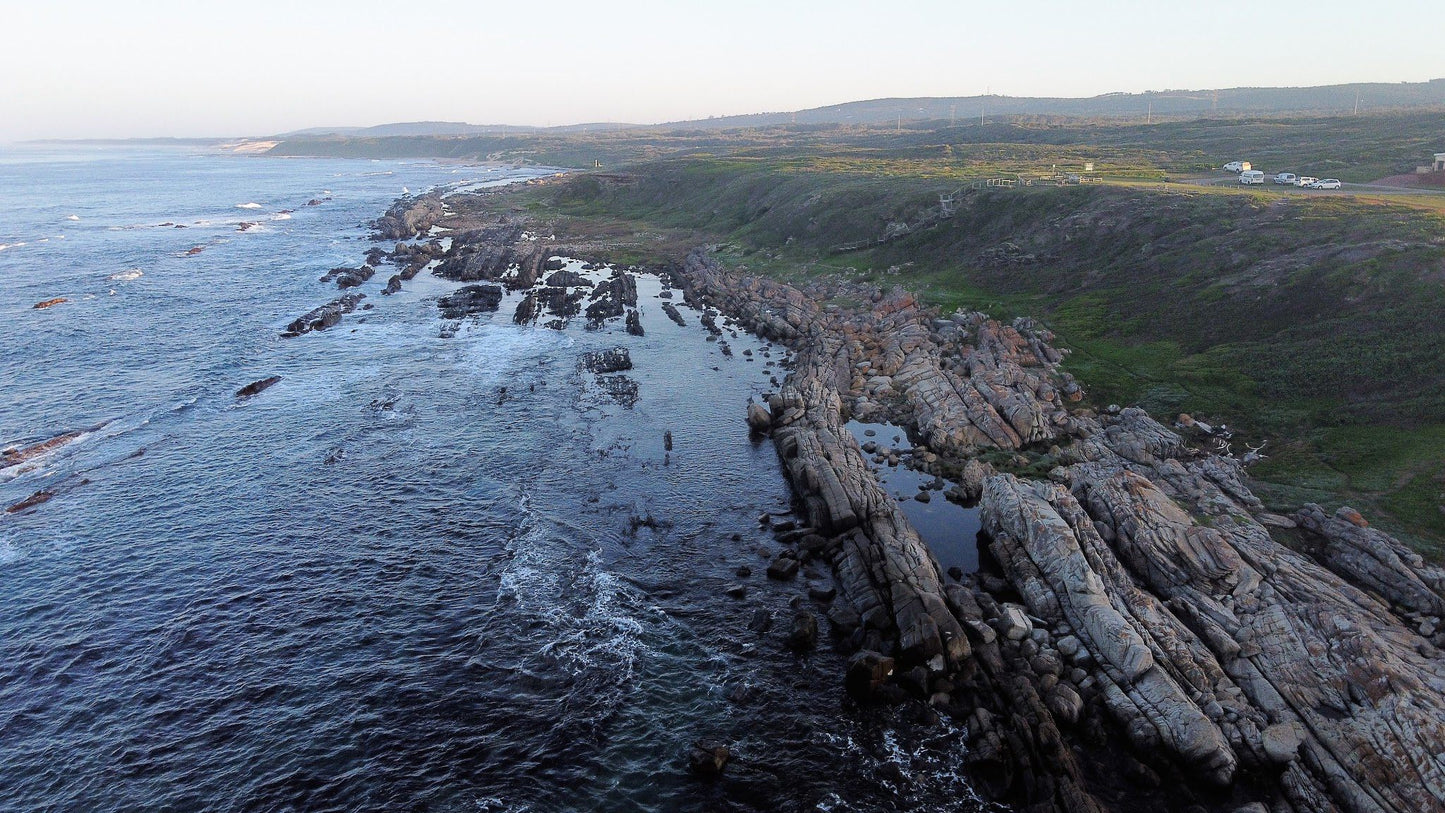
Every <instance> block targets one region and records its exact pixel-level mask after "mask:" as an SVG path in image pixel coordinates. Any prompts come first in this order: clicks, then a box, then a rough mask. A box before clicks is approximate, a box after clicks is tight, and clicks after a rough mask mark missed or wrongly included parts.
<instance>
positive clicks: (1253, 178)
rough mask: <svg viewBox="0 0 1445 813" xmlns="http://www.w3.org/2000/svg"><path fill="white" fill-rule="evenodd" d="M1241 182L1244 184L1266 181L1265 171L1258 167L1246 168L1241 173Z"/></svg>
mask: <svg viewBox="0 0 1445 813" xmlns="http://www.w3.org/2000/svg"><path fill="white" fill-rule="evenodd" d="M1239 182H1240V183H1242V184H1257V183H1264V173H1263V172H1260V171H1259V170H1257V169H1246V170H1245V171H1243V172H1241V173H1239Z"/></svg>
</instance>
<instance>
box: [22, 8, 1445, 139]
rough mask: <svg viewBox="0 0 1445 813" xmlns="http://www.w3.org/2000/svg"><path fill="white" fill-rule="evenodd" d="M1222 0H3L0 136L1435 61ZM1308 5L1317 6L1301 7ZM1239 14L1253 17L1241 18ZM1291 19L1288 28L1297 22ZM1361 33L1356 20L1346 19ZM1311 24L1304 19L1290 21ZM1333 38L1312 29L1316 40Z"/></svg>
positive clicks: (1261, 75) (1407, 34)
mask: <svg viewBox="0 0 1445 813" xmlns="http://www.w3.org/2000/svg"><path fill="white" fill-rule="evenodd" d="M1385 5H1386V6H1387V7H1385V8H1379V7H1376V8H1372V9H1370V10H1369V12H1368V13H1366V12H1364V11H1361V10H1359V9H1358V8H1357V7H1353V6H1350V7H1346V6H1343V5H1341V6H1328V5H1325V6H1321V5H1320V4H1318V3H1311V4H1306V3H1303V2H1296V0H1290V1H1289V2H1282V3H1278V4H1273V5H1271V6H1270V7H1267V8H1265V7H1259V6H1257V5H1255V4H1245V3H1241V2H1227V3H1223V4H1219V5H1217V6H1215V7H1213V8H1210V9H1208V10H1200V9H1174V8H1159V7H1156V6H1154V5H1151V4H1142V3H1128V4H1125V6H1124V8H1123V9H1114V10H1110V11H1108V12H1103V11H1100V12H1095V13H1083V12H1079V11H1078V10H1077V6H1075V5H1073V4H1067V3H1062V2H1039V1H1038V0H1035V1H1034V2H1022V3H1016V4H1013V5H1011V6H1010V7H1008V8H1006V9H999V8H988V9H969V8H963V7H960V6H958V5H957V4H938V3H921V4H912V5H910V6H907V7H904V8H895V9H893V10H892V11H891V13H890V14H888V15H881V14H879V13H878V12H877V11H876V10H875V9H876V6H873V5H871V4H865V3H859V2H843V3H832V4H829V5H827V6H826V7H823V9H822V10H820V11H813V10H812V9H811V7H810V4H800V3H777V2H775V3H761V2H752V1H751V0H749V1H748V2H740V3H730V4H728V5H727V6H726V7H722V8H717V9H713V8H688V9H677V8H672V7H670V6H665V5H659V4H653V3H647V2H641V0H628V1H627V2H621V3H616V4H612V5H610V6H607V7H606V8H601V7H598V6H596V5H589V4H582V3H575V2H556V1H555V0H554V2H547V3H540V4H535V5H533V6H531V7H529V8H528V9H527V10H525V11H524V10H522V9H516V8H502V9H489V10H482V9H475V8H440V7H438V8H431V7H414V8H411V9H407V10H406V12H405V14H404V15H398V13H397V10H396V8H395V7H394V6H391V5H387V4H380V3H374V2H362V3H337V2H319V3H311V4H307V5H305V6H304V7H302V6H299V5H296V4H281V3H277V2H274V1H273V0H260V1H259V2H255V3H252V4H249V5H247V6H245V7H244V8H243V9H241V10H239V11H238V10H236V9H235V8H228V9H217V10H211V9H196V8H193V7H191V6H189V5H186V4H182V3H178V2H170V1H169V0H168V1H167V2H159V3H147V4H138V3H112V4H98V3H91V2H82V3H77V4H73V5H71V6H70V7H68V8H66V9H56V8H50V7H44V8H41V7H35V6H30V5H26V6H20V5H16V7H14V8H10V9H7V10H6V12H5V13H6V18H7V21H8V24H7V26H6V30H5V32H4V33H0V72H3V75H5V76H7V77H10V81H7V82H6V83H4V84H3V85H0V106H3V109H5V110H6V111H9V113H10V114H11V115H7V116H6V117H5V118H4V119H3V120H0V142H14V141H23V140H32V139H52V138H54V139H83V138H156V137H177V138H235V137H256V136H266V135H274V134H278V133H285V132H290V131H294V130H304V129H310V128H318V127H367V126H373V125H378V124H388V123H396V122H416V121H447V122H467V123H470V124H478V125H515V126H537V127H548V126H560V125H573V124H586V123H603V122H615V123H628V124H640V125H648V124H658V123H663V122H669V121H682V120H691V119H706V118H709V117H723V116H734V115H746V114H752V113H764V112H788V111H794V110H806V109H811V108H815V107H824V106H828V105H834V104H841V103H846V102H851V101H859V100H867V99H883V98H894V97H898V98H912V97H948V96H978V95H989V94H993V95H998V96H1010V97H1045V96H1046V97H1061V98H1087V97H1092V96H1098V95H1102V94H1105V93H1116V92H1118V93H1142V92H1148V91H1162V90H1166V89H1185V88H1188V89H1194V90H1207V89H1226V88H1234V87H1309V86H1319V85H1335V84H1349V83H1356V82H1381V83H1398V82H1424V81H1428V80H1430V79H1434V78H1438V77H1440V76H1441V75H1445V70H1442V66H1441V64H1440V61H1439V59H1438V57H1437V56H1436V54H1435V51H1436V50H1437V46H1436V43H1435V34H1434V31H1433V28H1431V27H1430V26H1427V25H1421V24H1420V23H1421V22H1422V21H1425V20H1428V19H1429V16H1430V15H1431V14H1432V13H1433V10H1432V9H1431V7H1430V6H1428V5H1426V4H1424V3H1413V2H1412V3H1396V4H1385ZM1298 20H1310V21H1311V23H1310V24H1309V26H1307V27H1306V26H1301V25H1300V24H1299V23H1297V22H1296V21H1298ZM1240 21H1247V22H1242V23H1241V22H1240ZM1291 32H1294V33H1291ZM1346 34H1348V39H1346V38H1345V35H1346ZM1291 37H1297V41H1293V42H1291V41H1289V40H1290V38H1291ZM1316 42H1318V43H1320V44H1318V45H1315V44H1313V43H1316Z"/></svg>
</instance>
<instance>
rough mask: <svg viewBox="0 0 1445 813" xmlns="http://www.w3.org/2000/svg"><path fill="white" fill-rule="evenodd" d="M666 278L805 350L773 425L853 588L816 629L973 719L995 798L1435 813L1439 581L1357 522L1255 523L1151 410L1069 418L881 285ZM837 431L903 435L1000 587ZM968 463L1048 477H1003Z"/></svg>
mask: <svg viewBox="0 0 1445 813" xmlns="http://www.w3.org/2000/svg"><path fill="white" fill-rule="evenodd" d="M680 277H681V279H682V282H683V287H684V290H685V291H687V293H688V295H689V297H690V298H691V299H694V300H696V302H697V303H700V304H705V305H715V306H716V307H718V308H719V309H720V310H722V311H723V312H725V313H729V314H731V315H733V316H735V317H736V318H738V319H739V320H740V321H741V322H742V323H743V324H745V325H748V326H749V327H751V328H752V329H754V330H756V331H758V332H759V333H760V334H761V335H763V336H765V337H775V338H777V339H778V340H780V341H784V342H786V343H789V344H790V345H791V346H792V347H793V349H794V350H796V351H797V352H798V353H799V359H800V361H799V364H798V366H797V368H796V369H795V371H794V372H793V374H792V375H791V376H790V377H789V378H788V380H787V381H786V382H784V383H783V386H782V387H781V389H780V391H779V393H778V394H777V395H776V396H774V397H773V398H772V400H771V402H770V414H769V416H768V417H769V418H770V420H769V424H770V427H771V431H772V432H773V436H774V439H775V441H776V443H777V447H778V453H779V455H780V457H781V458H782V460H783V462H784V466H785V468H786V470H787V472H788V475H789V479H790V481H791V482H792V484H793V486H794V488H795V490H796V491H797V493H798V496H799V498H800V500H801V501H802V503H803V505H804V507H805V511H806V516H807V520H808V524H809V525H810V526H811V527H812V528H813V529H815V530H816V531H817V532H818V533H819V534H820V535H822V536H823V537H824V539H825V540H826V541H825V543H824V544H823V546H822V549H821V552H822V554H823V555H824V556H826V557H827V558H828V560H829V561H830V563H831V564H832V566H833V568H834V571H835V572H836V573H837V575H838V577H839V580H840V583H841V586H842V588H843V589H842V594H841V595H840V597H839V598H838V599H837V600H836V601H835V606H834V608H833V609H832V610H831V611H830V617H832V618H834V619H835V630H836V631H838V632H840V633H843V634H844V637H845V639H846V645H847V646H850V647H854V648H856V649H857V650H858V653H857V654H855V655H854V664H855V666H856V668H857V672H858V674H857V675H854V674H852V673H850V675H849V686H850V687H851V688H852V689H853V691H854V693H855V694H858V695H860V696H865V697H867V698H868V699H872V700H884V701H887V700H896V699H897V698H898V696H899V695H898V693H896V692H890V691H887V690H886V689H885V688H884V687H886V686H887V685H888V684H889V683H890V682H891V683H894V684H897V685H900V686H903V687H905V688H906V689H907V690H908V691H909V693H910V694H912V695H913V696H916V697H918V698H919V699H926V701H927V702H929V703H931V704H932V705H933V706H935V707H938V708H941V709H945V710H947V711H948V712H950V713H953V714H955V715H958V716H960V717H962V718H964V719H966V720H967V721H968V729H969V740H970V741H969V747H970V759H971V762H972V764H973V765H974V767H975V771H976V774H977V776H976V778H977V779H978V780H979V782H980V784H981V785H983V786H985V787H987V788H989V789H990V790H991V791H992V792H993V793H994V794H995V795H997V796H999V797H1001V798H1007V799H1011V800H1013V801H1016V802H1018V803H1019V804H1020V806H1021V807H1023V808H1024V809H1028V810H1091V809H1097V810H1103V809H1160V808H1162V807H1170V808H1174V809H1185V808H1189V807H1194V808H1195V809H1201V810H1235V809H1243V810H1262V809H1268V810H1275V811H1315V810H1350V811H1356V810H1359V811H1363V810H1390V811H1406V810H1434V809H1441V808H1442V806H1445V658H1442V654H1441V651H1440V649H1439V647H1440V646H1442V645H1445V636H1442V633H1441V623H1440V620H1439V618H1440V615H1441V612H1442V609H1445V604H1442V601H1445V570H1442V569H1440V568H1438V567H1434V566H1432V565H1429V564H1427V563H1425V562H1423V561H1422V560H1421V558H1420V557H1419V556H1417V555H1415V554H1413V553H1411V552H1410V551H1409V550H1408V548H1406V547H1405V546H1404V545H1403V544H1401V543H1400V542H1398V541H1397V540H1395V539H1393V538H1391V537H1390V536H1388V535H1387V534H1384V533H1382V532H1380V531H1378V530H1375V529H1372V528H1369V527H1368V524H1367V523H1366V522H1365V521H1364V519H1363V518H1362V517H1360V516H1359V514H1358V513H1356V512H1353V511H1351V510H1349V509H1341V510H1340V511H1339V512H1336V513H1335V514H1334V515H1333V516H1331V515H1328V514H1326V513H1325V512H1324V511H1323V510H1321V509H1320V508H1319V507H1318V506H1305V507H1303V508H1302V509H1301V510H1300V512H1299V514H1298V515H1297V516H1296V517H1295V518H1285V517H1279V516H1275V515H1272V514H1268V513H1267V512H1265V511H1264V509H1263V506H1262V504H1261V503H1260V501H1259V500H1258V499H1257V498H1255V497H1254V495H1253V494H1252V493H1251V492H1250V489H1249V486H1248V483H1247V478H1246V476H1245V473H1244V470H1243V465H1242V464H1241V462H1240V461H1238V460H1236V459H1234V458H1231V457H1224V456H1220V455H1217V454H1214V453H1211V452H1209V451H1206V450H1204V449H1202V448H1198V447H1197V446H1195V445H1193V444H1191V443H1189V442H1187V441H1186V439H1185V438H1184V437H1183V436H1181V435H1179V434H1176V433H1175V432H1174V431H1172V430H1170V429H1169V428H1166V427H1165V426H1163V425H1161V424H1159V423H1158V422H1157V421H1155V420H1153V419H1152V418H1150V417H1149V416H1148V415H1147V414H1145V413H1144V412H1143V411H1142V410H1138V409H1117V408H1111V409H1109V410H1107V411H1106V413H1105V414H1095V413H1093V412H1090V411H1088V410H1077V411H1070V410H1068V409H1067V408H1066V406H1065V404H1066V403H1067V402H1068V401H1070V400H1076V399H1077V397H1078V394H1079V390H1078V387H1077V384H1075V383H1074V382H1073V381H1072V380H1071V379H1069V378H1068V376H1067V375H1066V374H1063V373H1061V372H1060V371H1059V370H1058V367H1057V365H1058V362H1059V361H1060V359H1061V356H1060V354H1059V353H1058V352H1057V351H1056V350H1054V349H1053V348H1052V347H1051V346H1050V345H1049V340H1050V339H1051V338H1052V337H1051V336H1050V335H1049V334H1048V333H1047V332H1045V331H1042V330H1039V329H1038V328H1037V326H1035V325H1034V324H1032V323H1031V322H1028V321H1027V320H1020V321H1018V322H1016V323H1014V324H1013V325H1001V324H999V323H997V322H995V321H992V320H989V319H987V318H986V317H984V316H983V315H981V314H966V313H965V314H955V315H953V316H952V317H950V318H947V319H944V318H940V317H939V315H938V314H935V313H932V312H930V311H929V310H928V309H925V308H922V307H920V306H919V305H918V303H917V302H915V301H914V300H913V299H912V298H911V297H910V296H908V295H907V294H904V293H902V292H896V291H895V292H893V293H891V294H887V295H885V294H883V292H881V291H872V292H871V293H870V294H869V295H868V296H867V297H866V300H865V301H870V306H869V307H865V308H858V309H853V310H838V309H830V310H824V309H820V308H819V307H817V305H816V304H815V300H814V299H813V298H811V297H809V296H807V295H806V294H805V293H804V292H801V291H797V290H796V289H793V288H790V287H789V286H786V285H782V284H779V283H774V282H768V281H763V280H756V279H749V278H745V277H739V276H736V275H733V274H730V273H728V272H726V271H725V270H723V269H721V268H720V267H719V266H717V264H716V263H713V262H712V261H711V260H710V259H709V258H708V257H707V256H706V255H705V254H702V253H694V254H693V255H691V256H690V257H689V258H688V260H687V263H686V265H685V267H684V268H683V270H682V272H681V274H680ZM855 293H856V292H855ZM845 414H847V415H851V416H858V417H864V418H867V419H870V420H878V419H883V420H888V421H891V422H894V423H897V424H900V425H903V426H906V427H909V428H910V429H911V430H912V431H913V432H914V433H916V435H917V436H918V438H919V442H920V444H922V445H923V446H926V447H927V449H928V450H930V451H931V455H928V456H930V457H933V458H934V459H935V461H936V462H937V465H938V467H939V468H940V469H943V470H948V471H950V472H951V473H956V474H957V475H958V476H959V478H960V482H961V484H962V485H963V488H964V490H965V492H967V496H969V497H976V498H977V499H978V501H979V506H980V508H981V511H982V517H983V523H984V529H985V532H986V534H987V536H988V537H989V539H990V542H989V549H990V551H991V553H992V554H993V557H994V559H995V560H996V563H997V565H998V567H999V570H1000V572H999V573H998V575H990V574H980V575H978V576H974V577H968V578H966V579H965V580H963V581H962V582H952V583H949V582H947V580H946V578H945V576H944V574H942V573H941V572H940V568H939V567H938V566H937V564H936V562H935V561H934V560H933V558H932V557H931V556H930V555H929V553H928V551H927V549H926V547H925V546H923V545H922V543H921V542H920V541H919V539H918V537H917V534H916V533H914V532H913V531H912V529H911V528H909V527H908V524H907V521H906V520H905V519H904V518H903V517H902V516H901V513H900V511H899V509H898V507H897V504H896V502H895V501H894V500H892V499H891V498H889V497H888V496H887V495H886V494H884V493H882V492H881V491H880V489H879V488H878V486H877V483H876V482H875V481H874V479H873V477H872V475H871V474H870V472H869V471H868V468H867V465H866V462H865V458H864V456H863V453H862V452H861V450H860V449H859V447H858V444H857V443H856V441H855V440H854V439H853V438H852V436H851V435H849V433H847V432H846V431H843V430H842V423H843V421H844V415H845ZM1045 446H1047V447H1049V448H1048V451H1047V452H1041V451H1040V450H1042V448H1043V447H1045ZM915 448H917V447H915ZM985 450H1004V451H1013V452H1019V451H1024V450H1034V451H1033V453H1032V455H1031V457H1034V458H1036V459H1038V460H1046V461H1050V462H1051V463H1052V464H1053V465H1052V467H1051V468H1050V469H1049V470H1048V471H1047V473H1046V475H1045V476H1044V477H1041V478H1040V477H1029V478H1026V477H1020V476H1018V475H1016V474H1014V473H1009V472H1007V471H997V470H994V467H992V466H989V465H988V464H985V463H981V462H980V461H979V459H978V457H979V453H980V452H983V451H985ZM925 459H926V458H925ZM1020 462H1023V461H1022V460H1021V461H1020ZM1271 528H1273V529H1274V530H1275V534H1272V533H1271ZM843 602H846V603H847V604H848V605H851V607H847V608H844V609H839V606H838V605H840V604H842V603H843ZM855 616H856V618H857V625H856V628H854V629H853V630H852V631H851V632H849V628H850V627H852V626H853V624H852V623H851V622H852V619H853V618H854V617H855ZM840 620H841V623H838V621H840ZM890 660H891V661H892V672H891V675H888V676H887V677H885V675H886V674H887V672H888V669H887V664H888V662H889V661H890ZM880 664H883V667H882V668H880ZM880 689H884V690H883V691H880Z"/></svg>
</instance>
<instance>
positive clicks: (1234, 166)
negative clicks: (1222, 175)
mask: <svg viewBox="0 0 1445 813" xmlns="http://www.w3.org/2000/svg"><path fill="white" fill-rule="evenodd" d="M1224 171H1225V172H1243V171H1244V162H1243V161H1230V162H1229V163H1227V164H1225V165H1224Z"/></svg>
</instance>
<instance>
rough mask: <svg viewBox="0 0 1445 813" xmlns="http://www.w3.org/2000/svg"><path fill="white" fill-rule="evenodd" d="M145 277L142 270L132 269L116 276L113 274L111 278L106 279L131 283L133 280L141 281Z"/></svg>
mask: <svg viewBox="0 0 1445 813" xmlns="http://www.w3.org/2000/svg"><path fill="white" fill-rule="evenodd" d="M143 276H145V272H144V271H142V270H140V269H139V268H132V269H130V270H128V271H121V272H119V273H116V274H111V275H110V276H108V277H106V279H108V280H114V281H116V282H130V281H131V280H133V279H140V278H141V277H143ZM112 293H114V292H112Z"/></svg>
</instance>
